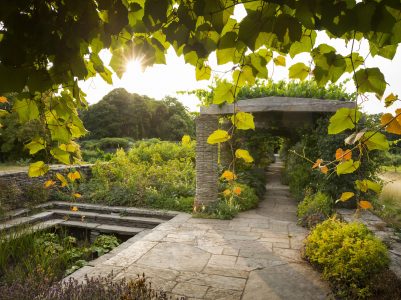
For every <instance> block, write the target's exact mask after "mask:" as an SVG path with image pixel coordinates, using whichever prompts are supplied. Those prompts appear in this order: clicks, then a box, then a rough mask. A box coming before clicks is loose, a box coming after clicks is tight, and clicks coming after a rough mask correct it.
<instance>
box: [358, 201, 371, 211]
mask: <svg viewBox="0 0 401 300" xmlns="http://www.w3.org/2000/svg"><path fill="white" fill-rule="evenodd" d="M359 206H360V208H362V209H369V208H373V206H372V203H370V202H369V201H365V200H361V201H359Z"/></svg>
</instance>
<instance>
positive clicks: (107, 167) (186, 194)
mask: <svg viewBox="0 0 401 300" xmlns="http://www.w3.org/2000/svg"><path fill="white" fill-rule="evenodd" d="M194 145H195V144H194V143H193V142H192V143H191V144H189V145H181V144H176V143H171V142H161V141H158V140H150V141H142V142H137V143H135V144H134V146H133V147H132V148H131V150H129V151H128V152H127V153H126V152H125V151H123V150H118V151H117V153H116V155H115V156H114V157H113V158H112V159H111V160H110V161H109V162H107V163H104V162H97V163H96V164H95V166H94V167H93V168H92V178H91V179H90V180H89V182H88V183H87V184H84V185H82V187H81V190H82V191H83V197H84V198H85V199H86V200H87V201H90V202H95V203H104V204H108V205H124V206H146V207H154V208H164V209H174V210H184V211H188V212H190V211H191V210H192V202H193V196H194V193H195V169H194V158H195V149H194Z"/></svg>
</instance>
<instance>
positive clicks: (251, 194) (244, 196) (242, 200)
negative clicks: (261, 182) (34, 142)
mask: <svg viewBox="0 0 401 300" xmlns="http://www.w3.org/2000/svg"><path fill="white" fill-rule="evenodd" d="M235 188H240V190H241V192H240V194H239V195H235V196H234V200H235V202H236V203H237V204H238V206H239V210H240V211H244V210H248V209H251V208H255V207H256V206H258V203H259V198H258V196H257V195H256V193H255V190H254V189H253V188H251V187H250V186H247V185H245V184H241V183H237V184H235ZM235 188H234V189H235Z"/></svg>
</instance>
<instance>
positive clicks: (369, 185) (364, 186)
mask: <svg viewBox="0 0 401 300" xmlns="http://www.w3.org/2000/svg"><path fill="white" fill-rule="evenodd" d="M355 186H356V188H357V189H358V190H360V191H361V192H364V193H366V192H367V191H368V190H372V191H374V192H375V193H380V191H381V188H382V187H381V185H380V184H378V183H376V182H374V181H371V180H369V179H364V180H356V181H355Z"/></svg>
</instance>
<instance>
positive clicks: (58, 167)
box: [0, 164, 94, 177]
mask: <svg viewBox="0 0 401 300" xmlns="http://www.w3.org/2000/svg"><path fill="white" fill-rule="evenodd" d="M93 165H94V164H82V165H71V166H68V165H57V164H56V165H50V170H51V171H58V170H66V169H70V168H82V167H83V168H86V167H92V166H93ZM27 173H28V166H27V167H26V168H25V169H24V170H16V171H0V177H1V176H7V175H15V174H27Z"/></svg>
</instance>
